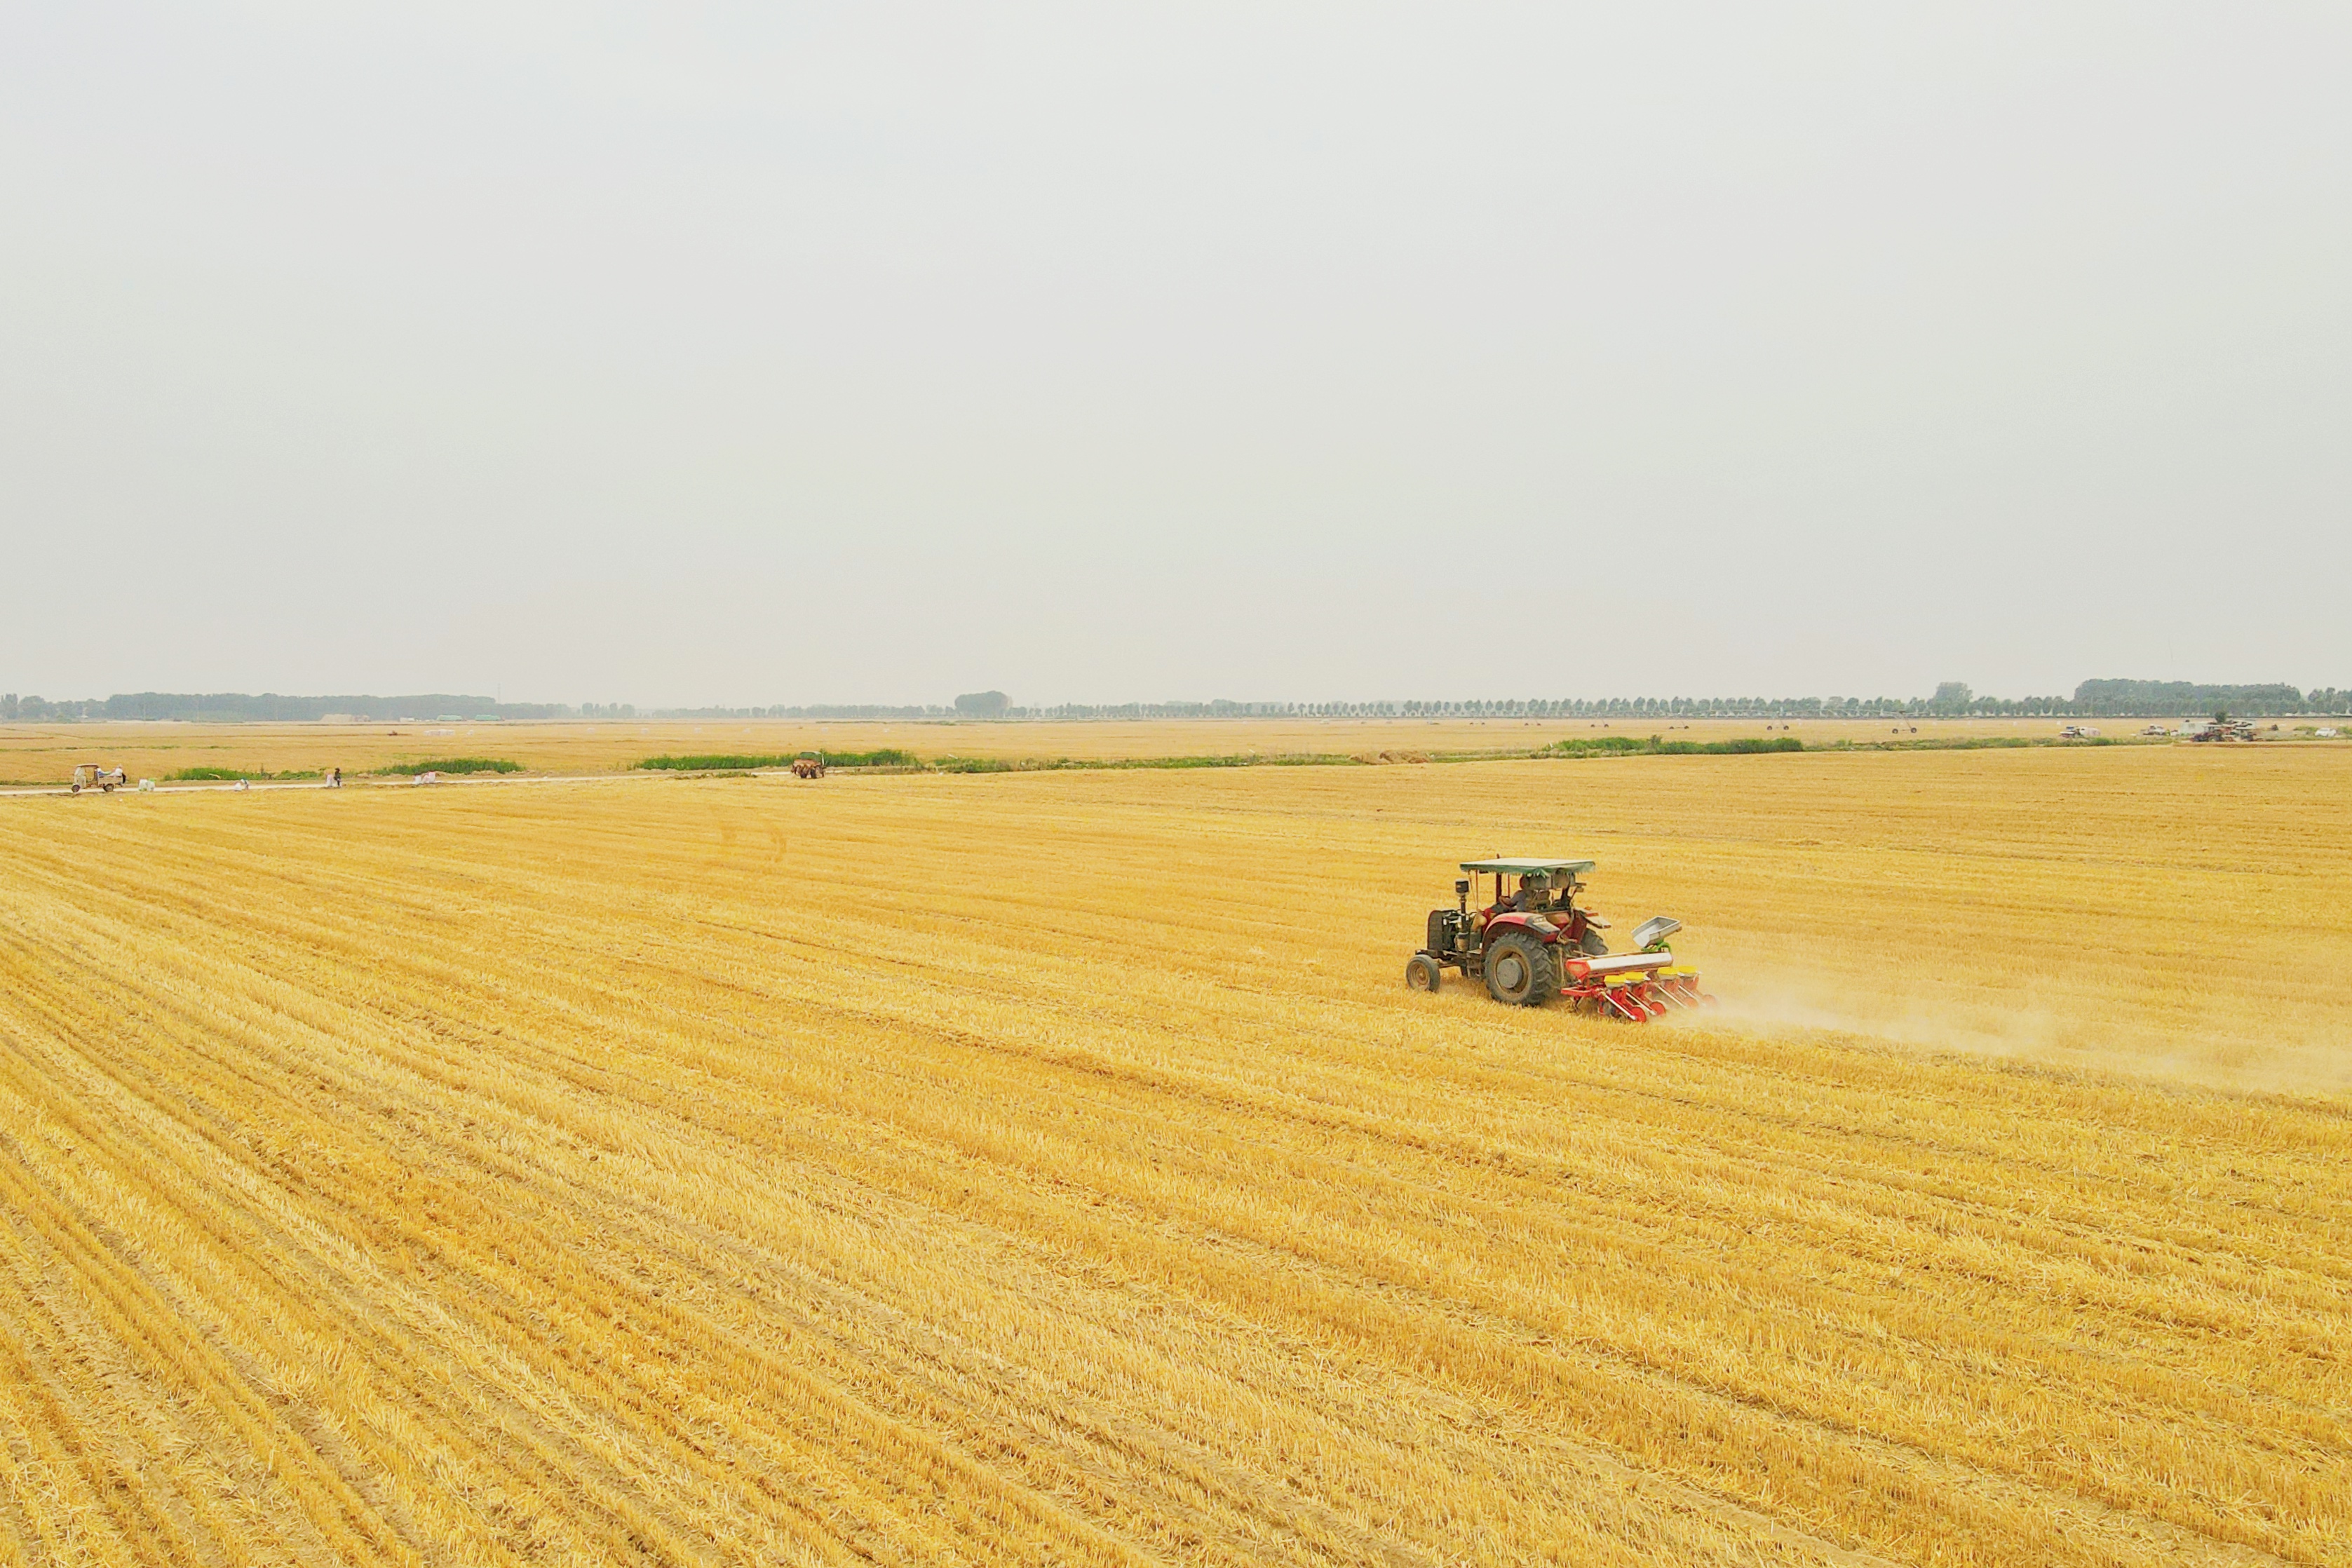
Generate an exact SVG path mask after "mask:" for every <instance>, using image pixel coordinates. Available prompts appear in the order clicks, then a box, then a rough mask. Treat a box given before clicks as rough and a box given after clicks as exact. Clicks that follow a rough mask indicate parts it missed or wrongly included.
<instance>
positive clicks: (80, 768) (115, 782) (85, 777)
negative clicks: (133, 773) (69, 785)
mask: <svg viewBox="0 0 2352 1568" xmlns="http://www.w3.org/2000/svg"><path fill="white" fill-rule="evenodd" d="M130 782H131V779H130V776H129V775H128V774H126V773H124V772H123V771H122V770H121V768H101V767H99V766H97V765H95V764H93V763H79V764H77V765H76V766H75V768H74V771H73V793H74V794H76V795H79V794H80V793H81V792H82V791H84V790H86V789H95V790H103V791H105V792H106V793H107V794H108V795H112V794H113V793H114V792H115V791H116V790H119V789H121V787H122V786H123V785H125V784H129V783H130Z"/></svg>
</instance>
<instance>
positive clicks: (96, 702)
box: [0, 691, 572, 724]
mask: <svg viewBox="0 0 2352 1568" xmlns="http://www.w3.org/2000/svg"><path fill="white" fill-rule="evenodd" d="M571 715H572V709H570V708H567V707H565V706H564V705H562V703H555V702H499V701H494V700H491V699H490V698H488V697H467V696H462V695H458V694H456V693H452V692H446V691H433V692H422V693H417V694H413V695H410V696H407V697H349V696H347V697H284V696H280V695H279V694H278V693H277V692H275V691H265V692H262V693H261V694H260V695H259V696H252V695H248V694H247V693H246V692H242V691H212V692H182V691H128V692H117V693H116V694H115V695H114V696H112V697H105V698H96V697H85V698H76V699H74V700H70V701H62V702H51V701H47V700H44V699H42V698H38V697H18V696H16V695H15V694H14V693H9V694H6V695H0V720H11V719H13V720H16V721H19V722H30V721H48V722H52V723H54V722H58V721H66V720H107V719H179V720H184V721H189V722H191V723H203V724H245V723H278V724H287V723H305V722H309V721H315V720H320V719H327V718H343V719H360V720H366V721H370V722H399V721H415V722H422V721H426V720H432V719H562V718H569V717H570V716H571Z"/></svg>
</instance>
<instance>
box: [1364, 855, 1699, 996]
mask: <svg viewBox="0 0 2352 1568" xmlns="http://www.w3.org/2000/svg"><path fill="white" fill-rule="evenodd" d="M1593 864H1594V863H1593V862H1592V861H1591V860H1524V859H1522V860H1465V861H1464V862H1463V863H1462V869H1463V870H1464V871H1465V872H1466V873H1468V875H1467V876H1465V878H1464V879H1462V880H1460V881H1458V882H1456V883H1454V908H1453V909H1450V910H1430V911H1429V936H1428V945H1427V946H1425V947H1423V949H1422V950H1421V951H1420V952H1416V953H1414V954H1413V955H1412V958H1411V959H1410V960H1409V961H1407V963H1406V964H1405V966H1404V983H1405V984H1407V985H1410V986H1412V988H1413V989H1414V990H1416V991H1435V990H1436V989H1437V988H1438V985H1439V984H1440V983H1441V981H1443V979H1444V974H1445V971H1447V970H1448V969H1456V970H1459V971H1461V972H1462V973H1463V974H1465V976H1467V977H1469V978H1471V979H1474V980H1479V979H1483V980H1484V981H1486V994H1488V995H1490V996H1492V997H1493V998H1494V999H1495V1000H1496V1001H1497V1002H1507V1003H1509V1004H1511V1005H1513V1006H1517V1007H1540V1006H1542V1005H1545V1004H1547V1003H1549V1002H1551V1001H1553V1000H1554V999H1558V1000H1559V1001H1562V1002H1565V1003H1567V1004H1568V1005H1570V1006H1571V1007H1574V1008H1576V1009H1577V1010H1579V1011H1580V1012H1588V1013H1596V1014H1599V1015H1601V1016H1604V1017H1611V1018H1622V1019H1623V1020H1624V1021H1625V1022H1627V1023H1629V1024H1646V1023H1648V1022H1649V1021H1650V1020H1651V1019H1653V1018H1660V1017H1664V1016H1665V1015H1666V1014H1667V1013H1669V1012H1671V1011H1673V1010H1675V1009H1676V1008H1682V1007H1711V1006H1713V1005H1715V998H1714V997H1712V996H1710V995H1708V994H1706V992H1705V991H1703V990H1701V989H1700V988H1699V984H1698V971H1697V970H1696V969H1692V968H1689V967H1686V966H1685V965H1683V964H1679V963H1675V955H1674V953H1673V952H1670V951H1668V949H1667V947H1666V939H1667V938H1668V937H1670V936H1672V935H1674V933H1675V932H1676V931H1680V930H1682V921H1678V920H1675V919H1674V918H1673V917H1671V916H1668V915H1655V916H1653V917H1652V918H1651V919H1649V920H1646V921H1643V922H1642V923H1641V924H1640V925H1638V926H1635V927H1634V928H1633V948H1634V951H1633V952H1627V953H1612V952H1610V951H1609V944H1608V942H1607V941H1606V940H1605V939H1603V938H1602V936H1601V932H1602V931H1604V930H1606V929H1608V925H1609V922H1608V921H1604V920H1602V919H1601V917H1600V916H1599V915H1596V914H1594V913H1593V912H1592V911H1591V910H1583V909H1579V908H1578V907H1577V904H1576V895H1577V894H1578V893H1580V892H1581V891H1583V890H1584V883H1583V881H1582V880H1581V878H1582V877H1583V875H1584V873H1586V872H1587V871H1590V870H1591V869H1592V868H1593ZM1489 876H1491V877H1493V878H1494V879H1495V900H1494V902H1492V903H1490V904H1488V905H1486V906H1485V907H1484V908H1482V909H1475V910H1474V909H1472V908H1471V907H1470V893H1471V889H1472V887H1473V883H1474V879H1476V878H1479V877H1489ZM1512 879H1517V888H1516V889H1513V888H1511V887H1509V886H1507V883H1508V882H1510V881H1511V880H1512Z"/></svg>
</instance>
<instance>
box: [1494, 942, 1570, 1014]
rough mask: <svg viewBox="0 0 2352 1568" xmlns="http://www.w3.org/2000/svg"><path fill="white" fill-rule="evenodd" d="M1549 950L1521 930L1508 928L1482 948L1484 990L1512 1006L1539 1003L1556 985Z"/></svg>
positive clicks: (1549, 994)
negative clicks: (1485, 947) (1484, 976)
mask: <svg viewBox="0 0 2352 1568" xmlns="http://www.w3.org/2000/svg"><path fill="white" fill-rule="evenodd" d="M1554 973H1555V972H1554V970H1553V968H1552V959H1551V950H1550V949H1549V948H1548V947H1546V946H1544V944H1543V943H1542V942H1538V941H1537V940H1536V939H1535V938H1534V937H1532V936H1530V935H1528V933H1527V932H1525V931H1505V932H1504V933H1503V934H1502V935H1500V936H1498V937H1496V939H1495V945H1494V946H1493V947H1492V948H1490V949H1488V950H1487V952H1486V994H1487V995H1489V996H1492V997H1493V998H1494V999H1495V1000H1496V1001H1497V1002H1506V1003H1508V1004H1509V1005H1512V1006H1514V1007H1540V1006H1542V1005H1544V1004H1545V1003H1547V1002H1549V1001H1550V1000H1551V998H1552V994H1553V993H1554V992H1556V991H1558V990H1559V982H1558V981H1557V980H1555V979H1554V978H1553V975H1554Z"/></svg>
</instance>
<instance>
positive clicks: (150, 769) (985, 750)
mask: <svg viewBox="0 0 2352 1568" xmlns="http://www.w3.org/2000/svg"><path fill="white" fill-rule="evenodd" d="M2059 722H2060V721H2057V720H2055V719H1922V720H1916V721H1909V720H1906V721H1904V722H1903V723H1902V724H1900V725H1897V724H1895V723H1894V722H1893V721H1887V720H1879V719H1851V720H1847V719H1829V720H1813V721H1790V722H1782V721H1778V720H1764V719H1693V720H1675V719H1668V718H1663V717H1662V718H1654V719H1653V718H1618V719H1295V720H1283V719H1200V720H1139V721H1118V720H1097V721H1084V722H1055V721H1045V720H1040V721H1007V722H980V721H974V722H970V723H954V722H945V721H940V722H909V723H898V724H892V723H878V722H875V723H867V722H847V721H839V722H830V723H828V722H820V721H804V720H778V719H753V720H719V719H714V720H709V721H704V722H681V721H676V720H659V721H656V720H647V721H645V722H643V723H640V722H637V721H634V720H630V721H612V720H605V721H582V720H570V721H546V722H532V721H517V722H510V723H467V722H465V721H453V722H450V723H426V724H419V723H415V722H413V721H412V722H408V723H401V724H264V723H254V724H183V723H76V724H0V787H6V786H9V785H19V786H22V785H28V784H62V783H64V782H65V781H66V780H67V779H69V778H71V777H72V776H73V770H74V764H75V763H101V764H105V765H109V766H119V767H122V768H126V769H128V770H129V771H130V773H131V776H132V777H133V778H137V777H142V776H148V777H153V778H157V779H168V778H170V777H171V776H173V774H174V773H180V772H182V771H183V770H186V769H190V768H220V769H247V770H253V771H257V772H267V773H316V772H317V771H319V770H320V769H324V768H342V769H344V770H346V771H348V772H351V773H368V772H372V771H373V770H377V769H386V770H390V771H393V772H414V771H415V770H416V769H417V768H419V767H422V766H425V765H428V764H429V763H432V762H433V761H434V760H435V759H436V758H443V757H450V756H492V757H499V758H505V759H507V760H509V761H512V762H514V763H519V764H520V766H521V767H523V768H524V769H527V770H529V771H530V772H533V773H604V772H611V771H614V770H615V769H623V768H628V767H631V766H634V765H635V763H640V762H643V761H644V760H645V759H646V758H647V757H652V756H662V755H681V756H701V755H719V756H724V755H728V754H730V753H733V754H751V755H763V754H764V755H770V756H773V755H778V754H782V755H784V756H790V755H791V754H793V752H798V751H801V750H803V749H811V750H823V751H826V752H877V751H882V750H885V749H892V750H898V751H906V752H913V753H914V754H915V755H917V756H919V757H921V758H923V759H925V760H926V761H929V760H934V759H937V758H940V757H950V756H962V757H990V758H1000V759H1018V760H1022V761H1050V760H1053V759H1055V758H1076V759H1090V760H1102V761H1119V760H1132V759H1136V758H1144V757H1192V756H1222V757H1239V756H1254V755H1255V756H1265V757H1283V756H1298V755H1307V756H1338V757H1351V756H1364V757H1378V756H1380V755H1381V754H1383V753H1386V754H1387V755H1389V756H1391V757H1400V756H1413V755H1425V754H1431V753H1435V754H1441V755H1442V754H1445V753H1479V752H1519V753H1524V752H1531V751H1534V750H1535V749H1537V748H1538V747H1540V746H1546V745H1549V744H1551V743H1553V742H1559V741H1572V740H1587V741H1589V740H1592V739H1594V738H1596V737H1600V736H1621V735H1631V736H1636V737H1639V736H1646V735H1653V734H1655V735H1659V736H1662V737H1663V738H1664V739H1668V740H1675V741H1723V740H1733V739H1738V738H1741V737H1760V736H1763V735H1765V734H1766V733H1767V732H1768V731H1769V732H1770V733H1772V734H1776V735H1778V734H1784V733H1785V734H1790V735H1793V736H1794V737H1796V738H1797V739H1800V740H1801V741H1803V742H1804V743H1805V744H1806V745H1808V746H1834V745H1839V744H1847V745H1883V744H1895V743H1903V744H1908V743H1910V742H1915V741H1917V742H1953V741H1983V740H1989V739H1995V738H2011V739H2038V740H2042V741H2049V740H2053V739H2054V738H2055V737H2056V735H2057V733H2058V727H2059ZM2136 728H2137V721H2109V730H2108V733H2109V735H2110V736H2114V735H2116V734H2119V733H2121V732H2123V731H2125V730H2127V729H2136ZM2297 739H2298V742H2299V743H2302V744H2314V743H2315V742H2310V741H2308V740H2304V739H2302V738H2299V737H2298V738H2297ZM2317 743H2324V742H2317Z"/></svg>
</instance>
